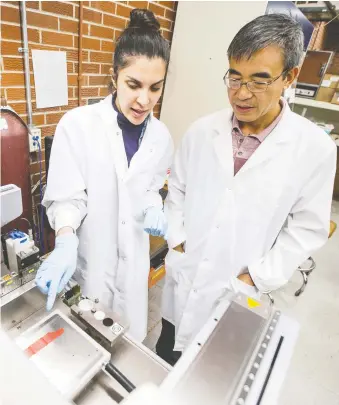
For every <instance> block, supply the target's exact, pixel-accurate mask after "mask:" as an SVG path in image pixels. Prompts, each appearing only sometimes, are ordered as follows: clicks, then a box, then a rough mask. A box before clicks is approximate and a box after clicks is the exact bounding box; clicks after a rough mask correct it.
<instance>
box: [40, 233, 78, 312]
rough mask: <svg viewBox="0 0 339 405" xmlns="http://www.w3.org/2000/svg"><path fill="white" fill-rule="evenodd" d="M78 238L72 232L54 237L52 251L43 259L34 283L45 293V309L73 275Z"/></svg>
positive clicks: (48, 308) (48, 307) (51, 303)
mask: <svg viewBox="0 0 339 405" xmlns="http://www.w3.org/2000/svg"><path fill="white" fill-rule="evenodd" d="M78 245H79V239H78V238H77V236H76V235H75V234H74V233H66V234H63V235H60V236H58V237H57V238H56V239H55V248H54V250H53V252H52V253H51V254H50V255H49V256H48V258H47V259H46V260H44V261H43V263H42V265H41V266H40V268H39V270H38V272H37V275H36V277H35V283H36V285H37V287H38V288H39V290H40V291H41V292H42V293H43V294H47V296H48V297H47V305H46V309H47V311H50V310H51V309H52V307H53V305H54V301H55V298H56V296H57V294H59V293H60V292H61V291H62V290H63V289H64V288H65V286H66V284H67V283H68V281H69V280H70V278H71V277H72V276H73V274H74V272H75V268H76V263H77V256H78Z"/></svg>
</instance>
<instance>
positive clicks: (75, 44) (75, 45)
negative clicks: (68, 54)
mask: <svg viewBox="0 0 339 405" xmlns="http://www.w3.org/2000/svg"><path fill="white" fill-rule="evenodd" d="M73 48H79V36H78V35H77V36H75V35H74V36H73Z"/></svg>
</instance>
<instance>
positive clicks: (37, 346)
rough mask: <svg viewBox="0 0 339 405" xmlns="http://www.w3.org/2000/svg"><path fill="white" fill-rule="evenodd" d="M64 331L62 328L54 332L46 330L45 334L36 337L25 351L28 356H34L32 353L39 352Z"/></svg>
mask: <svg viewBox="0 0 339 405" xmlns="http://www.w3.org/2000/svg"><path fill="white" fill-rule="evenodd" d="M64 332H65V330H64V328H60V329H58V330H56V331H55V332H48V333H46V335H45V336H43V337H42V338H40V339H38V340H37V341H36V342H34V343H32V344H31V345H30V346H28V347H27V349H26V350H25V353H26V354H27V356H28V357H31V356H34V354H36V353H38V352H40V350H42V349H43V348H44V347H46V346H47V345H49V344H50V343H52V342H53V341H54V340H55V339H56V338H58V337H59V336H61V335H62V334H63V333H64Z"/></svg>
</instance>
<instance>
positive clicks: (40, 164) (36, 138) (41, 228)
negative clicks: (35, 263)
mask: <svg viewBox="0 0 339 405" xmlns="http://www.w3.org/2000/svg"><path fill="white" fill-rule="evenodd" d="M33 141H34V142H36V144H37V145H38V149H39V168H40V170H39V171H40V226H39V231H40V232H39V236H40V250H41V254H42V255H44V254H45V247H44V210H43V206H42V194H43V193H42V153H41V145H40V142H39V137H38V136H33Z"/></svg>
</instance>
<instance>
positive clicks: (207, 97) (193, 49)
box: [160, 1, 267, 145]
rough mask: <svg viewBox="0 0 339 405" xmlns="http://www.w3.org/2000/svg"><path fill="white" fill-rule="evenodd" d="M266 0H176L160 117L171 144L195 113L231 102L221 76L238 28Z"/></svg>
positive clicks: (261, 10) (257, 12) (263, 7)
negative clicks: (167, 71)
mask: <svg viewBox="0 0 339 405" xmlns="http://www.w3.org/2000/svg"><path fill="white" fill-rule="evenodd" d="M266 5H267V2H266V1H254V2H252V1H251V2H249V1H227V2H226V1H222V2H216V1H192V2H191V1H187V2H186V1H179V4H178V9H177V16H176V21H175V28H174V35H173V42H172V49H171V60H170V65H169V73H168V77H167V82H166V87H165V91H164V97H163V102H162V108H161V117H160V119H161V120H162V121H163V122H164V123H165V124H166V125H167V126H168V128H169V130H170V132H171V134H172V137H173V139H174V142H175V144H176V145H177V144H178V142H179V141H180V139H181V137H182V136H183V134H184V133H185V131H186V130H187V128H188V126H189V125H190V123H192V122H193V121H195V120H196V119H197V118H199V117H201V116H204V115H206V114H209V113H211V112H213V111H217V110H220V109H222V108H225V107H226V106H228V105H229V103H228V98H227V91H226V88H225V85H224V83H223V80H222V79H223V76H224V74H225V73H226V71H227V69H228V60H227V48H228V46H229V44H230V43H231V41H232V39H233V37H234V36H235V34H236V33H237V32H238V31H239V29H240V28H241V27H242V26H244V25H245V24H246V23H248V22H249V21H251V20H252V19H254V18H256V17H258V16H259V15H262V14H265V10H266Z"/></svg>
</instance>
